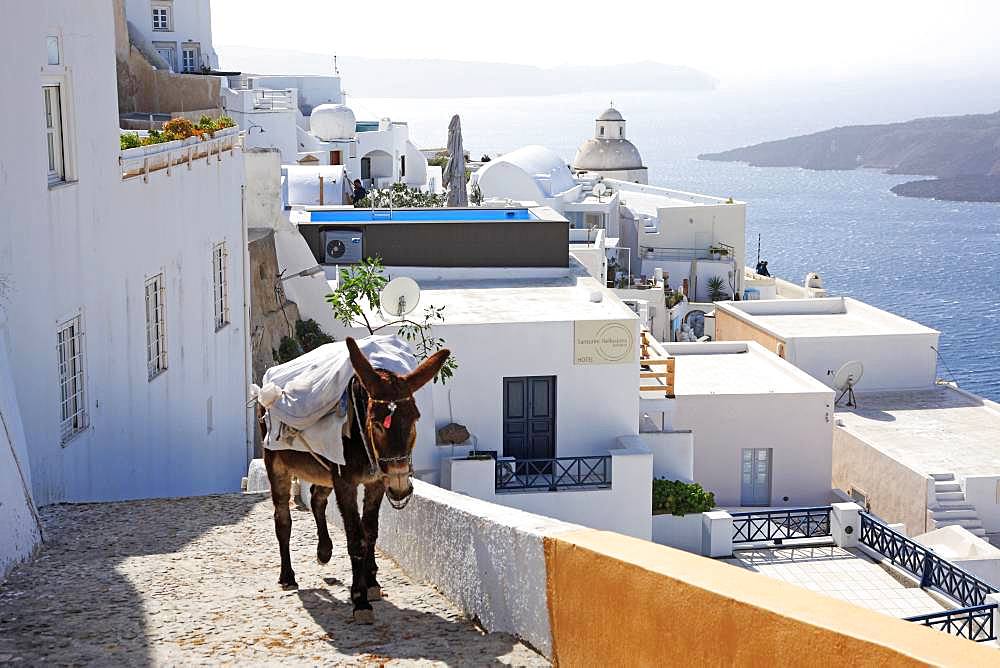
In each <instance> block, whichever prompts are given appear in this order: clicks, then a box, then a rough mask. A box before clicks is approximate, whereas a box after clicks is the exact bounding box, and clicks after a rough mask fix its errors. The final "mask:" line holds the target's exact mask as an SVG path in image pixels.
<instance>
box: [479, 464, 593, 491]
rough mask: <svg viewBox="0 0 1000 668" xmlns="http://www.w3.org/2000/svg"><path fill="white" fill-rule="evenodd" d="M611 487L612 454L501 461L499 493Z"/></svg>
mask: <svg viewBox="0 0 1000 668" xmlns="http://www.w3.org/2000/svg"><path fill="white" fill-rule="evenodd" d="M610 486H611V455H602V456H594V457H554V458H551V459H498V460H497V463H496V491H498V492H510V491H516V490H540V489H544V490H548V491H550V492H554V491H556V490H558V489H574V488H580V487H596V488H602V487H610Z"/></svg>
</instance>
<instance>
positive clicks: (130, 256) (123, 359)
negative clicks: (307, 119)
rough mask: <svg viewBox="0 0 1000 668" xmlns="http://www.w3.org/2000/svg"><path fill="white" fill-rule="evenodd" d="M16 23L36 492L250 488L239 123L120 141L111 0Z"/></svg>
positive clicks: (24, 408) (8, 128)
mask: <svg viewBox="0 0 1000 668" xmlns="http://www.w3.org/2000/svg"><path fill="white" fill-rule="evenodd" d="M154 4H155V3H154ZM161 4H162V3H161ZM168 4H169V3H168ZM173 4H175V5H181V4H186V3H180V2H178V3H173ZM205 4H206V5H207V3H205ZM0 35H2V37H3V42H4V44H5V45H6V46H7V48H9V49H10V51H11V53H17V54H19V58H18V59H17V60H16V61H12V62H11V63H8V66H7V67H5V68H3V70H2V71H0V85H2V86H3V89H4V90H5V91H6V92H7V95H8V96H9V97H10V99H16V100H18V103H17V109H18V110H19V111H18V114H19V116H18V119H19V121H18V122H17V123H7V124H4V125H3V127H2V128H0V145H2V146H3V147H4V149H3V151H2V152H0V173H2V174H3V175H4V177H3V180H2V181H0V204H2V206H3V208H4V210H5V215H4V216H3V218H2V223H0V226H2V227H0V273H2V274H4V275H5V276H6V277H7V278H8V279H9V281H10V283H11V289H10V290H9V294H8V296H7V300H6V303H5V308H6V310H7V315H8V322H9V327H8V330H9V331H8V336H7V337H6V338H5V345H6V347H7V350H6V354H7V357H8V359H9V360H10V362H11V367H12V368H11V376H12V381H13V391H14V393H15V396H16V397H17V406H18V409H19V412H20V420H21V422H22V424H23V428H24V434H25V436H26V439H27V442H26V448H25V450H26V452H27V461H26V462H22V464H27V468H28V469H29V470H28V471H27V472H26V477H28V479H29V480H30V485H31V490H32V492H33V495H34V498H35V501H36V503H38V504H39V505H44V504H49V503H56V502H63V501H67V502H77V501H101V500H117V499H129V498H137V497H153V496H180V495H193V494H205V493H212V492H223V491H235V490H238V489H239V484H240V477H241V472H242V470H243V469H244V464H245V462H246V459H247V453H248V443H247V433H248V431H247V413H246V409H245V402H246V382H247V378H248V359H247V351H248V349H249V346H248V336H247V331H246V317H247V313H246V303H247V301H246V290H245V287H244V286H245V281H246V279H247V276H246V275H245V266H246V264H245V257H246V255H245V247H246V242H245V239H244V228H243V221H242V216H241V209H242V199H241V186H242V183H243V160H242V154H241V150H240V147H239V137H238V135H236V134H234V133H233V132H220V133H218V134H217V136H216V138H215V139H212V140H210V141H203V142H196V143H191V142H190V141H188V142H171V143H168V144H160V145H156V146H150V147H146V148H138V149H131V150H130V151H127V152H123V151H121V150H120V147H119V129H118V126H117V122H116V119H117V116H118V108H117V98H118V96H117V91H116V68H115V24H114V17H113V4H112V3H111V2H107V3H80V2H70V1H68V0H62V1H60V0H45V1H39V2H31V3H17V5H16V9H15V8H11V9H10V10H9V11H7V13H6V15H5V20H4V21H3V22H2V24H0ZM0 542H5V541H0Z"/></svg>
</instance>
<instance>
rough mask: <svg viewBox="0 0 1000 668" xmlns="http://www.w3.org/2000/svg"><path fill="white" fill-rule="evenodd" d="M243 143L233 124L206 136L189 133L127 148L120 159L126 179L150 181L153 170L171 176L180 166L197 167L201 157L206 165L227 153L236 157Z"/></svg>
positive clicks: (123, 176)
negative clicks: (231, 126) (188, 134)
mask: <svg viewBox="0 0 1000 668" xmlns="http://www.w3.org/2000/svg"><path fill="white" fill-rule="evenodd" d="M242 143H243V138H242V136H241V135H240V131H239V128H235V127H233V128H225V129H223V130H217V131H216V132H215V133H214V136H212V137H208V138H205V139H202V138H199V137H189V138H187V139H177V140H174V141H168V142H164V143H161V144H150V145H149V146H138V147H136V148H129V149H125V150H123V151H122V152H121V156H120V157H119V159H118V162H119V165H120V166H121V174H122V180H123V181H127V180H130V179H136V178H139V177H141V178H142V180H143V182H149V176H150V174H153V173H155V172H163V173H164V174H165V175H166V176H170V175H171V174H172V173H173V171H174V170H177V169H184V170H188V171H189V170H191V169H194V167H195V165H197V164H198V163H199V162H200V161H204V164H206V165H210V164H212V163H220V162H222V161H223V156H224V155H226V154H228V155H229V156H230V157H232V156H233V155H234V154H235V151H236V149H237V148H240V147H242Z"/></svg>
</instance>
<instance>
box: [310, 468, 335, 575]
mask: <svg viewBox="0 0 1000 668" xmlns="http://www.w3.org/2000/svg"><path fill="white" fill-rule="evenodd" d="M332 491H333V487H323V486H322V485H313V486H312V491H311V493H310V497H309V505H311V506H312V511H313V517H315V518H316V533H317V534H318V537H319V544H318V545H317V546H316V561H318V562H319V563H321V564H325V563H327V562H328V561H330V555H332V554H333V541H331V540H330V532H329V531H328V530H327V528H326V502H327V499H329V498H330V492H332Z"/></svg>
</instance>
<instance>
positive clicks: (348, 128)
mask: <svg viewBox="0 0 1000 668" xmlns="http://www.w3.org/2000/svg"><path fill="white" fill-rule="evenodd" d="M356 123H357V119H356V118H354V112H353V111H351V109H350V108H349V107H345V106H344V105H342V104H321V105H319V106H318V107H316V108H315V109H313V112H312V115H311V116H310V117H309V131H310V132H311V133H312V134H313V136H315V137H316V138H317V139H319V140H321V141H334V140H336V139H354V135H355V133H356V132H357V125H356Z"/></svg>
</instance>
